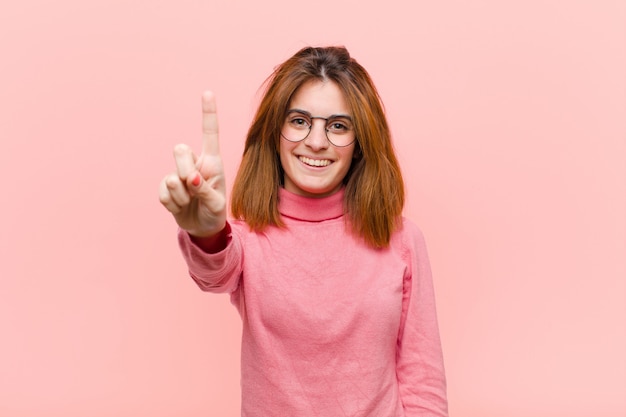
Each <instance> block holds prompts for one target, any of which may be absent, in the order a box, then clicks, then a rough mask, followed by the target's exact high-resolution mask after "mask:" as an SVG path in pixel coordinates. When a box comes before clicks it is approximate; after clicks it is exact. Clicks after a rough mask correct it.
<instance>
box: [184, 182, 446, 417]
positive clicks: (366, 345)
mask: <svg viewBox="0 0 626 417" xmlns="http://www.w3.org/2000/svg"><path fill="white" fill-rule="evenodd" d="M342 202H343V190H341V191H339V192H337V193H335V194H333V195H331V196H329V197H325V198H321V199H314V198H306V197H301V196H298V195H295V194H292V193H289V192H288V191H286V190H284V189H280V194H279V210H280V213H281V215H282V217H283V220H284V222H285V225H286V227H285V228H276V227H269V228H267V229H266V230H265V231H264V232H262V233H257V232H251V231H250V230H249V229H248V227H247V226H246V224H245V223H244V222H240V221H233V222H230V227H231V230H232V236H231V237H230V238H229V240H228V244H227V246H226V248H225V249H224V250H222V251H220V252H218V253H214V254H208V253H206V252H204V251H203V250H202V249H201V248H200V247H199V246H197V245H196V244H195V243H194V242H192V240H191V239H190V237H189V235H188V234H187V233H186V232H184V231H180V232H179V244H180V247H181V250H182V253H183V256H184V258H185V260H186V261H187V264H188V266H189V272H190V275H191V277H192V278H193V279H194V280H195V281H196V283H197V284H198V286H199V287H200V288H201V289H203V290H205V291H211V292H224V293H230V295H231V301H232V303H233V304H234V305H235V306H236V307H237V309H238V311H239V313H240V315H241V318H242V321H243V334H242V350H241V372H242V375H241V388H242V410H241V414H242V416H244V417H257V416H262V417H271V416H276V417H285V416H304V417H306V416H323V417H329V416H333V417H334V416H352V417H357V416H359V417H361V416H362V417H365V416H368V417H401V416H404V417H412V416H428V417H445V416H447V415H448V414H447V401H446V383H445V376H444V368H443V358H442V352H441V345H440V339H439V331H438V327H437V318H436V311H435V301H434V300H435V298H434V292H433V283H432V278H431V271H430V266H429V262H428V256H427V252H426V246H425V244H424V239H423V236H422V233H421V232H420V231H419V229H418V228H417V227H416V226H415V225H414V224H413V223H412V222H410V221H409V220H407V219H403V226H402V228H401V230H399V231H397V232H396V233H395V234H394V235H393V237H392V241H391V245H390V247H388V248H386V249H373V248H371V247H369V246H367V245H366V244H365V243H364V242H363V241H362V239H360V238H358V237H355V236H353V235H352V234H351V233H350V232H349V231H348V230H349V229H348V228H346V221H345V217H344V211H343V205H342Z"/></svg>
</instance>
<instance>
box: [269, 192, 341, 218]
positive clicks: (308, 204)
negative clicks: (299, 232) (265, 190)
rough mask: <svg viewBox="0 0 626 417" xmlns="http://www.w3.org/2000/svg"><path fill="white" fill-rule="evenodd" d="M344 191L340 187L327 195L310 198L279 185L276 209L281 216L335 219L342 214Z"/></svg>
mask: <svg viewBox="0 0 626 417" xmlns="http://www.w3.org/2000/svg"><path fill="white" fill-rule="evenodd" d="M344 192H345V189H344V188H341V189H340V190H339V191H337V192H336V193H334V194H332V195H329V196H328V197H321V198H312V197H304V196H301V195H297V194H294V193H292V192H289V191H287V190H285V189H284V188H283V187H280V188H279V189H278V211H279V212H280V214H282V215H283V216H286V217H290V218H292V219H297V220H304V221H309V222H321V221H323V220H330V219H335V218H337V217H341V216H342V215H343V214H344V213H343V195H344Z"/></svg>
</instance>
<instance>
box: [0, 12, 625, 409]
mask: <svg viewBox="0 0 626 417" xmlns="http://www.w3.org/2000/svg"><path fill="white" fill-rule="evenodd" d="M4 3H6V4H3V5H2V6H0V54H1V61H0V140H1V141H2V152H0V171H1V172H0V174H1V175H0V178H2V181H1V183H2V187H1V191H0V192H1V194H2V203H1V205H0V210H2V216H1V217H0V226H1V229H0V230H1V239H0V257H1V261H0V277H1V278H0V279H1V280H0V297H1V299H0V300H1V301H0V332H1V333H0V334H1V335H2V336H1V337H2V341H1V343H0V415H2V416H16V417H21V416H28V417H33V416H46V417H54V416H63V417H72V416H93V417H99V416H152V417H160V416H171V415H177V416H235V415H237V413H238V405H239V404H238V396H239V392H238V377H239V376H238V350H239V347H238V346H239V331H240V324H239V318H238V316H237V314H236V312H235V310H234V309H233V308H232V307H231V306H230V305H229V302H228V299H227V297H225V296H211V295H208V294H204V293H201V292H200V291H199V290H198V289H197V288H196V287H195V286H194V284H193V283H192V281H191V279H189V278H187V276H186V270H185V266H184V264H183V262H182V260H181V258H180V256H179V255H178V251H177V246H176V242H175V226H174V223H173V221H171V219H170V218H169V216H168V214H167V213H166V212H165V211H164V210H163V209H162V208H161V207H160V205H159V203H158V198H157V185H158V183H159V181H160V180H161V178H162V177H163V176H164V175H165V174H166V173H167V172H169V171H170V170H171V169H173V160H172V157H171V149H172V147H173V145H174V144H176V143H178V142H187V143H190V144H192V145H193V146H195V147H196V148H199V145H200V112H199V108H200V107H199V104H200V93H201V91H202V90H203V89H205V88H212V89H213V90H214V91H216V93H217V97H218V105H219V112H220V113H219V114H220V123H221V133H222V135H221V138H222V149H223V154H224V157H225V159H226V163H227V174H228V180H229V183H232V178H233V176H234V173H235V170H236V167H237V163H238V158H239V155H240V153H241V151H242V145H243V136H244V134H245V131H246V128H247V126H248V123H249V121H250V117H251V114H252V112H253V110H254V107H255V102H256V97H257V91H258V87H259V86H260V84H261V82H262V81H263V80H264V79H265V77H266V76H267V75H268V74H269V73H270V72H271V71H272V68H273V66H274V65H276V64H277V63H279V62H280V61H282V60H284V59H285V58H287V57H288V56H289V55H291V54H292V53H293V52H295V51H296V50H297V49H299V48H300V47H302V46H304V45H308V44H345V45H346V46H347V47H348V48H349V49H350V50H351V52H352V53H353V55H354V56H355V57H357V59H359V60H360V61H361V63H362V64H364V65H365V67H366V68H368V69H369V70H370V72H371V74H372V76H373V78H374V80H375V81H376V83H377V85H378V86H379V89H380V92H381V94H382V96H383V99H384V101H385V104H386V106H387V110H388V114H389V118H390V120H391V123H392V127H393V132H394V134H395V140H396V147H397V149H398V151H399V153H400V155H401V161H402V163H403V168H404V173H405V175H406V179H407V186H408V192H409V204H408V206H407V210H406V214H407V215H408V216H409V217H411V218H413V219H414V220H415V221H416V222H417V223H418V224H420V225H421V227H422V229H423V230H424V232H425V234H426V238H427V241H428V243H429V248H430V254H431V258H432V259H431V260H432V264H433V270H434V274H435V280H436V288H437V291H438V292H437V295H438V306H439V315H440V325H441V331H442V337H443V343H444V353H445V358H446V365H447V371H448V372H447V373H448V378H449V397H450V409H451V415H453V416H463V417H489V416H494V417H496V416H497V417H502V416H505V417H528V416H533V417H561V416H563V417H583V416H584V417H588V416H594V417H595V416H600V417H618V416H620V417H623V416H624V415H625V414H626V395H625V393H626V363H625V356H626V355H625V354H624V352H626V324H625V322H626V320H625V318H626V282H625V281H626V215H625V213H626V117H625V115H626V76H625V74H626V41H625V39H626V25H625V23H624V22H626V3H624V2H623V1H611V0H580V1H567V2H566V1H557V0H530V1H498V0H477V1H460V0H444V1H439V2H433V1H431V2H419V3H418V2H412V1H404V2H402V1H386V2H382V3H381V2H376V3H374V2H370V5H369V6H368V5H366V3H363V2H359V1H348V0H346V1H341V0H323V1H318V2H313V3H312V2H305V3H301V2H300V3H293V2H287V1H282V0H270V1H267V2H256V1H248V2H244V1H230V2H226V1H220V2H218V1H208V0H205V1H199V0H182V1H176V2H174V1H171V2H165V1H143V2H140V1H132V0H131V1H128V0H124V1H122V0H90V1H78V0H61V1H57V2H48V1H44V0H25V1H14V2H4ZM261 3H264V4H261ZM409 5H410V6H409Z"/></svg>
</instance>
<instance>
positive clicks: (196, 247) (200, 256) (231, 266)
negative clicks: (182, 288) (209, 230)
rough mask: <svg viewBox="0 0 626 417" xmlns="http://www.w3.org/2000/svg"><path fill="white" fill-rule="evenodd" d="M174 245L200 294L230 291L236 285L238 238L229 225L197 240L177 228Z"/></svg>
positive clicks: (240, 255) (238, 271) (239, 271)
mask: <svg viewBox="0 0 626 417" xmlns="http://www.w3.org/2000/svg"><path fill="white" fill-rule="evenodd" d="M178 244H179V246H180V250H181V252H182V254H183V258H184V259H185V262H187V266H188V267H189V275H190V276H191V278H193V280H194V281H195V282H196V284H198V286H199V287H200V289H202V290H203V291H210V292H216V293H223V292H233V291H234V290H235V289H237V286H238V285H239V278H240V276H241V264H242V262H241V261H242V253H243V252H242V249H241V248H242V245H241V240H240V238H239V237H238V236H237V235H236V234H235V233H232V230H231V226H230V224H229V223H226V227H225V228H224V229H223V230H222V231H221V232H220V233H218V234H217V235H215V236H212V237H209V238H197V237H194V236H191V235H190V234H189V233H187V232H186V231H184V230H182V229H179V231H178Z"/></svg>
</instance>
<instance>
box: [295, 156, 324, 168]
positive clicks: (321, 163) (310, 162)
mask: <svg viewBox="0 0 626 417" xmlns="http://www.w3.org/2000/svg"><path fill="white" fill-rule="evenodd" d="M299 159H300V160H301V161H302V162H304V163H305V164H307V165H311V166H314V167H325V166H328V165H330V160H328V159H311V158H307V157H305V156H301V157H299Z"/></svg>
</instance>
